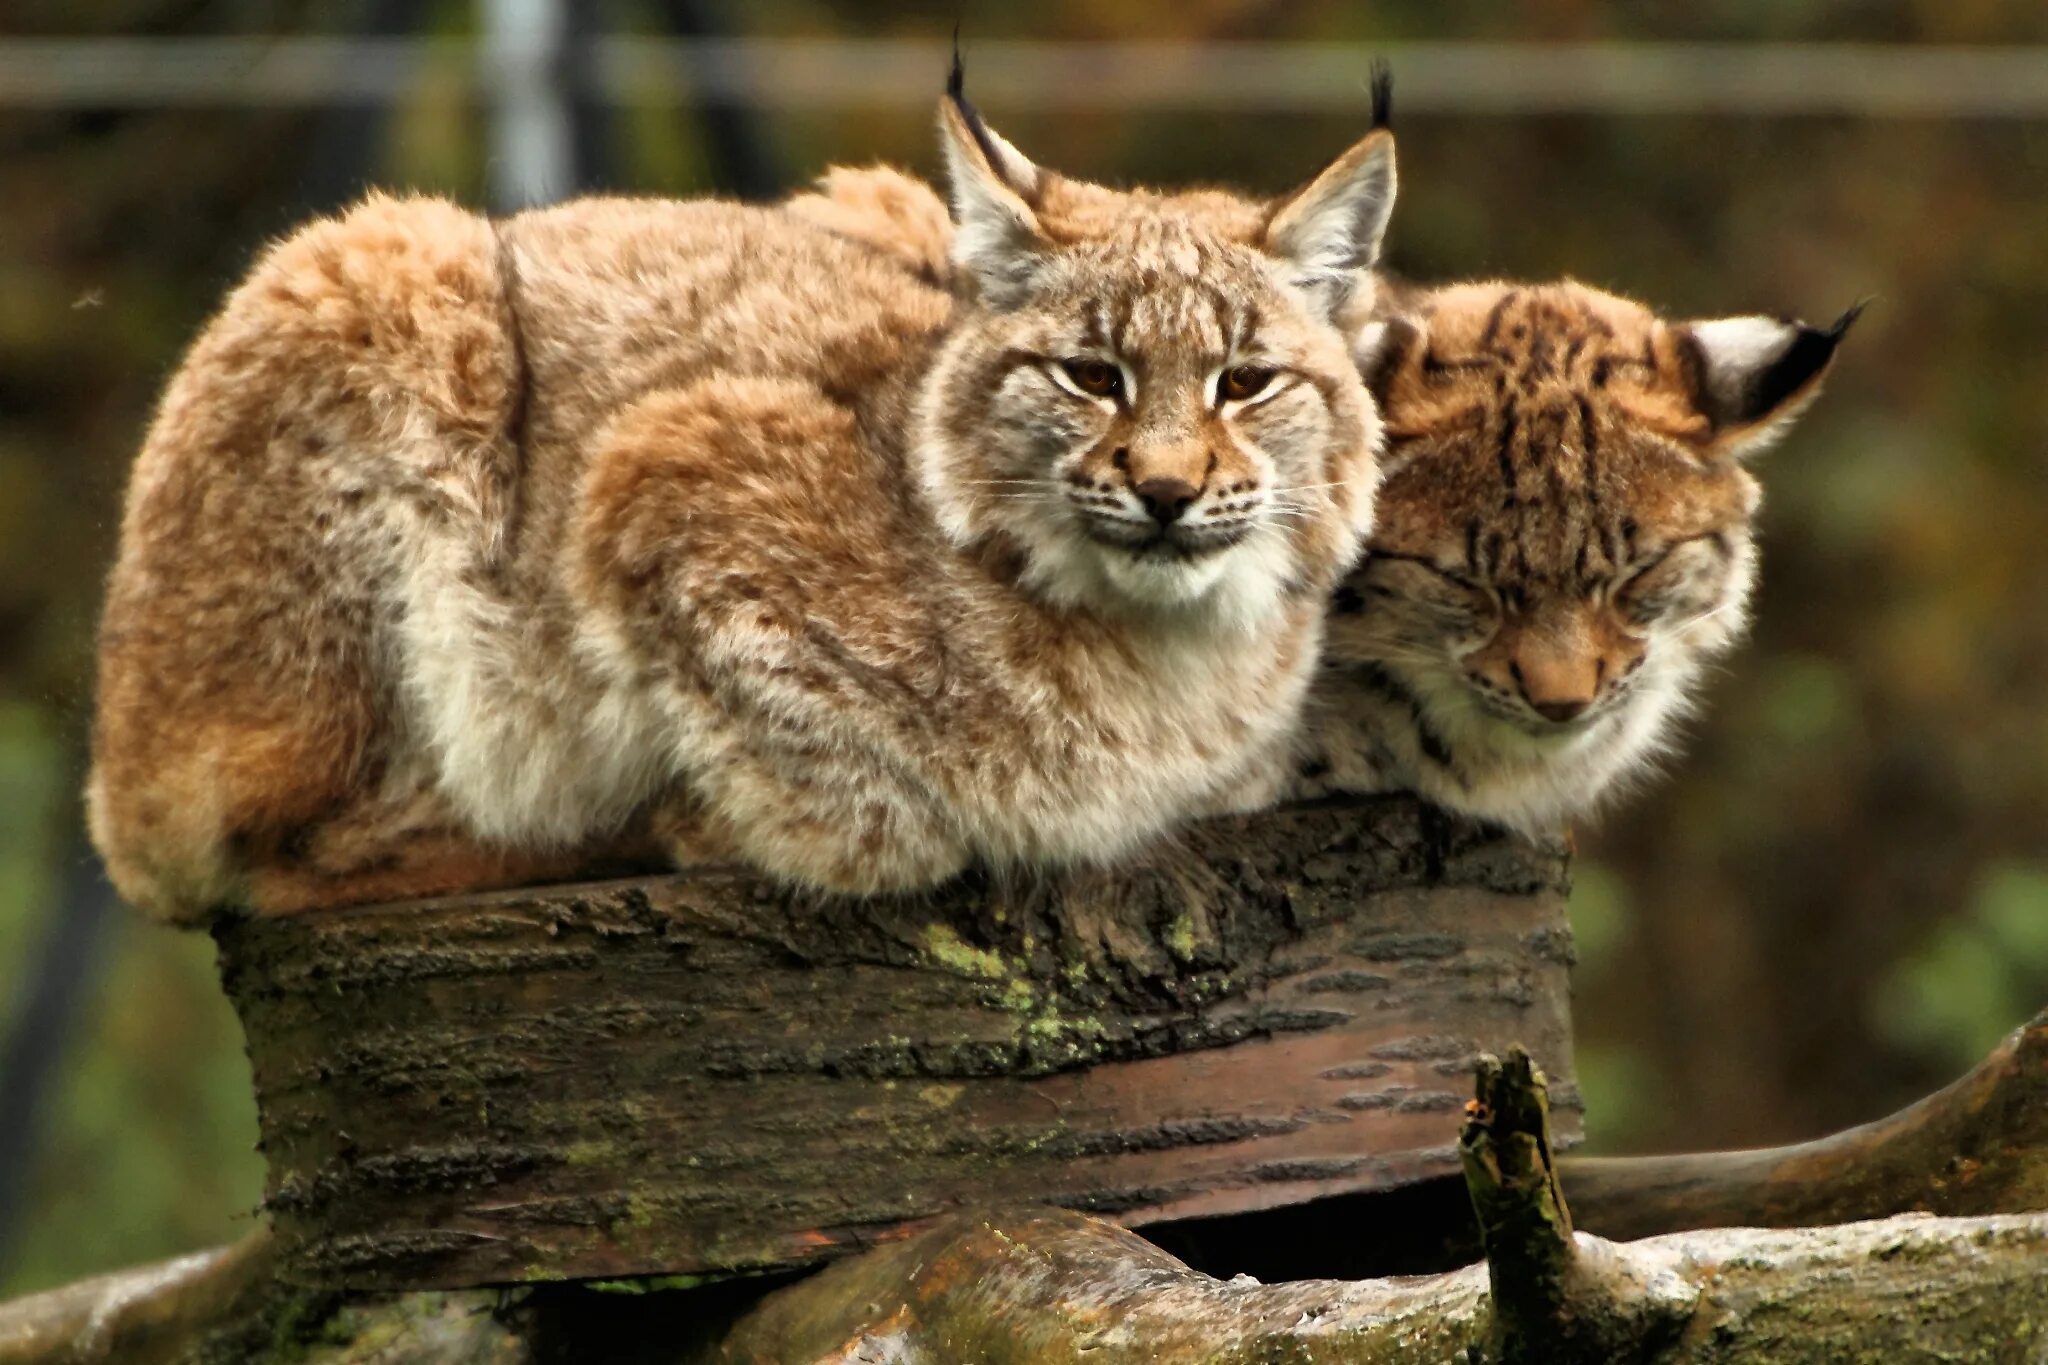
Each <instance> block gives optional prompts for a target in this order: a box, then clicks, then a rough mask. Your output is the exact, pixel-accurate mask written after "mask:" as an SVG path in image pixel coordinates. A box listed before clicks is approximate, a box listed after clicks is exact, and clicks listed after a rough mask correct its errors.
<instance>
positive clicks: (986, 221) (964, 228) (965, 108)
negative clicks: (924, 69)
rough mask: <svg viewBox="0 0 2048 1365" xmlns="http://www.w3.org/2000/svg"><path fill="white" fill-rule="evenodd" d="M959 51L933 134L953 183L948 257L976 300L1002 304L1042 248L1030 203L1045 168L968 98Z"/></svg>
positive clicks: (1020, 286) (1017, 290) (1018, 291)
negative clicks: (992, 125)
mask: <svg viewBox="0 0 2048 1365" xmlns="http://www.w3.org/2000/svg"><path fill="white" fill-rule="evenodd" d="M965 84H966V82H965V77H964V73H963V72H962V70H961V66H960V54H959V53H958V52H955V53H954V54H953V71H952V75H951V76H950V77H949V78H948V79H947V81H946V97H945V98H944V99H943V100H941V101H939V138H940V142H941V144H942V145H943V146H944V148H945V154H946V172H947V177H948V179H949V181H950V183H951V187H952V204H953V221H954V223H955V224H956V225H957V229H958V230H957V231H956V232H955V233H954V234H953V264H954V266H955V267H956V268H958V269H959V270H960V271H961V273H962V274H963V275H964V276H965V277H966V278H968V279H971V280H973V281H974V282H975V284H976V286H977V288H978V289H979V291H980V294H981V297H982V299H983V300H984V301H985V302H987V303H988V304H989V305H990V306H992V307H996V308H1003V307H1007V306H1009V305H1010V304H1011V303H1013V302H1015V301H1016V300H1017V299H1018V298H1019V297H1020V296H1021V295H1022V293H1023V291H1024V288H1025V287H1026V286H1027V285H1028V284H1029V283H1030V280H1031V275H1032V273H1033V271H1034V270H1036V268H1037V265H1038V259H1039V256H1040V254H1041V253H1042V252H1043V251H1044V250H1045V248H1046V245H1047V243H1046V241H1045V238H1044V235H1043V234H1042V233H1041V232H1040V231H1039V227H1038V218H1037V215H1036V214H1035V213H1034V212H1033V207H1032V206H1033V205H1034V204H1035V203H1036V202H1037V201H1038V198H1039V195H1040V193H1041V192H1042V191H1043V189H1044V184H1045V179H1046V172H1044V171H1041V170H1040V169H1039V168H1038V167H1037V166H1035V165H1033V164H1032V163H1031V160H1030V158H1028V157H1026V156H1025V155H1024V154H1023V153H1022V152H1020V151H1018V150H1017V149H1016V148H1015V147H1013V146H1011V145H1010V143H1009V142H1008V141H1006V140H1005V139H1004V138H1003V137H1002V136H1000V135H999V134H997V133H996V132H995V130H994V129H992V128H990V127H989V126H988V125H987V124H986V123H984V122H982V119H981V115H980V113H979V112H977V111H976V110H975V107H974V106H973V105H972V104H969V103H968V102H967V94H966V90H965Z"/></svg>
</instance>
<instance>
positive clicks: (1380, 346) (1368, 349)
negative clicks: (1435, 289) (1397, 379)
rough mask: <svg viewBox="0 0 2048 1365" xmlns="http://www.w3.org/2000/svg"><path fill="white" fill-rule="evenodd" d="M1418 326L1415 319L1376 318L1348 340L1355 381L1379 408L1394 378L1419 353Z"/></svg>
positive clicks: (1419, 325) (1382, 404)
mask: <svg viewBox="0 0 2048 1365" xmlns="http://www.w3.org/2000/svg"><path fill="white" fill-rule="evenodd" d="M1422 326H1423V325H1422V323H1421V321H1420V320H1419V319H1415V318H1380V319H1377V320H1375V321H1373V322H1368V323H1366V324H1365V326H1363V327H1361V328H1359V329H1358V333H1357V335H1355V336H1353V337H1352V338H1351V360H1352V363H1353V364H1355V365H1357V366H1358V373H1359V377H1360V378H1362V379H1364V380H1365V387H1366V388H1367V389H1368V390H1370V391H1371V393H1372V396H1373V398H1374V399H1376V400H1377V401H1378V402H1379V403H1380V404H1381V406H1385V404H1386V401H1387V394H1388V391H1389V389H1390V388H1391V387H1392V385H1393V380H1394V376H1395V375H1396V374H1398V373H1400V372H1401V370H1402V368H1403V367H1404V366H1405V365H1406V364H1407V363H1408V361H1409V359H1410V358H1411V357H1412V356H1414V355H1416V354H1417V353H1419V352H1420V351H1421V349H1422V342H1423V330H1422Z"/></svg>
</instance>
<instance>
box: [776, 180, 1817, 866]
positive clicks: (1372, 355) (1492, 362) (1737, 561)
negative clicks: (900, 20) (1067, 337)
mask: <svg viewBox="0 0 2048 1365" xmlns="http://www.w3.org/2000/svg"><path fill="white" fill-rule="evenodd" d="M791 207H792V210H793V211H794V212H796V213H799V214H801V215H803V216H804V217H806V218H808V219H810V220H811V221H813V222H816V223H818V224H820V225H821V226H823V227H826V228H828V229H829V230H831V231H833V232H837V233H840V234H842V235H844V236H846V237H848V238H851V239H853V240H857V241H860V242H863V243H865V244H867V245H868V246H870V247H872V248H874V249H875V250H877V251H879V252H881V253H883V254H885V255H888V256H890V257H891V258H893V259H895V260H897V261H898V262H899V263H900V264H902V265H903V266H904V267H906V268H907V269H909V270H910V271H912V272H914V273H916V274H918V275H920V276H922V277H925V278H944V276H945V273H946V271H947V269H948V265H947V251H948V242H949V239H950V236H951V233H952V225H951V223H950V222H949V220H948V219H947V216H946V213H945V210H944V206H943V205H942V204H941V203H940V201H939V199H938V196H937V195H935V194H934V193H933V192H932V191H931V189H930V188H929V187H928V186H926V185H924V184H922V183H921V182H919V181H916V180H913V179H912V178H910V177H908V176H906V175H904V174H902V173H901V172H899V171H894V170H890V169H888V168H886V167H871V168H863V169H858V170H853V169H843V168H842V169H837V170H833V171H831V172H829V173H828V174H827V175H826V176H825V178H824V179H823V180H822V181H821V182H820V183H819V186H818V188H817V190H816V191H815V192H813V193H811V194H808V195H805V196H803V197H801V198H799V199H797V200H795V201H794V202H793V203H792V205H791ZM1855 317H1856V313H1855V310H1851V311H1850V312H1849V313H1847V314H1845V315H1844V316H1843V317H1842V318H1841V319H1840V320H1838V321H1837V322H1836V323H1835V324H1834V325H1833V326H1832V327H1829V328H1825V329H1822V328H1815V327H1808V326H1805V325H1803V324H1800V323H1796V322H1788V321H1784V320H1781V319H1777V318H1769V317H1733V318H1718V319H1714V320H1711V321H1697V322H1665V321H1661V320H1659V319H1658V318H1657V317H1656V315H1655V314H1653V313H1652V312H1651V311H1650V310H1649V309H1647V308H1644V307H1643V306H1641V305H1639V304H1636V303H1632V302H1630V301H1629V300H1626V299H1622V298H1618V297H1615V296H1614V295H1611V294H1604V293H1601V292H1600V291H1598V290H1595V289H1589V288H1587V287H1585V286H1583V285H1579V284H1575V283H1572V282H1570V281H1564V282H1561V283H1556V284H1549V285H1518V284H1510V283H1502V282H1490V283H1473V284H1459V285H1451V286H1446V287H1443V288H1439V289H1434V290H1431V289H1409V288H1401V287H1397V286H1393V285H1391V284H1389V285H1385V286H1383V288H1382V289H1381V291H1380V294H1379V302H1378V307H1377V311H1376V313H1375V315H1374V316H1372V317H1370V318H1366V319H1362V320H1361V321H1360V323H1359V325H1358V326H1357V328H1356V330H1355V332H1354V334H1353V346H1354V353H1355V355H1356V358H1357V360H1358V362H1359V364H1360V366H1361V367H1362V369H1363V371H1364V372H1365V373H1366V375H1367V376H1368V377H1369V380H1370V387H1371V388H1372V389H1373V392H1374V395H1375V397H1376V398H1377V399H1378V400H1379V404H1380V409H1381V418H1382V421H1383V422H1384V423H1385V426H1386V431H1387V448H1386V450H1385V452H1384V453H1383V456H1382V461H1381V463H1382V465H1383V466H1384V468H1385V469H1386V471H1387V475H1386V482H1385V483H1384V484H1383V485H1382V487H1381V489H1380V492H1379V497H1378V512H1377V526H1376V529H1375V531H1374V533H1373V535H1372V539H1371V541H1370V543H1369V545H1368V547H1367V552H1366V554H1365V556H1364V557H1363V559H1362V560H1361V562H1360V564H1359V566H1358V567H1357V568H1356V569H1354V570H1353V571H1352V573H1351V574H1350V575H1349V576H1348V577H1347V578H1346V579H1345V580H1344V582H1342V583H1341V584H1340V585H1339V586H1338V588H1337V590H1336V591H1335V593H1334V594H1333V595H1332V597H1331V603H1330V607H1331V624H1330V627H1329V631H1328V636H1327V643H1326V647H1325V662H1324V665H1323V667H1322V670H1321V672H1320V674H1319V676H1318V679H1317V682H1316V685H1315V688H1314V690H1313V693H1312V695H1311V700H1310V703H1309V707H1308V710H1307V713H1306V716H1305V721H1304V725H1303V728H1302V732H1301V736H1300V748H1299V757H1300V762H1299V767H1298V771H1297V775H1296V779H1295V781H1294V782H1293V784H1292V785H1291V787H1290V788H1289V790H1288V794H1289V795H1292V796H1297V797H1304V796H1316V795H1323V794H1327V793H1331V792H1338V791H1344V792H1379V791H1395V790H1410V791H1417V792H1421V793H1422V794H1424V795H1425V796H1428V797H1429V798H1430V799H1432V800H1433V801H1435V802H1436V803H1437V804H1439V805H1441V806H1444V807H1446V808H1448V809H1451V810H1456V811H1460V812H1463V813H1465V814H1469V815H1476V816H1480V817H1482V818H1485V819H1489V820H1493V821H1496V822H1499V823H1503V824H1507V825H1510V826H1513V827H1516V828H1518V829H1522V830H1525V831H1530V832H1535V831H1539V830H1547V829H1552V828H1555V827H1556V826H1557V825H1559V824H1561V823H1564V822H1566V821H1569V820H1571V819H1573V818H1575V817H1578V816H1582V815H1585V814H1588V813H1589V812H1591V811H1592V810H1594V809H1595V808H1596V807H1598V806H1600V805H1601V804H1603V803H1605V802H1607V801H1609V800H1610V799H1612V798H1613V797H1614V796H1616V795H1617V794H1618V793H1620V792H1622V791H1624V790H1626V789H1627V788H1628V787H1629V786H1630V785H1631V783H1632V782H1633V781H1634V780H1636V779H1640V778H1642V777H1644V776H1645V775H1647V774H1649V773H1650V772H1652V771H1653V770H1654V769H1655V767H1656V766H1657V764H1658V762H1659V761H1660V760H1662V759H1663V758H1664V757H1665V756H1666V755H1667V754H1668V753H1669V752H1670V751H1671V749H1672V748H1673V747H1674V745H1675V742H1676V741H1675V738H1674V732H1675V729H1676V725H1677V722H1678V721H1679V720H1680V719H1681V718H1682V717H1683V716H1684V715H1685V714H1686V713H1687V712H1688V711H1689V710H1690V708H1691V707H1692V706H1693V704H1694V698H1695V696H1696V694H1697V691H1698V688H1699V685H1700V683H1701V681H1702V678H1703V676H1704V674H1705V672H1706V670H1707V665H1708V664H1710V663H1711V662H1712V661H1713V660H1714V659H1716V658H1718V657H1719V656H1721V655H1722V654H1724V653H1725V652H1727V650H1728V649H1729V648H1730V647H1731V646H1732V645H1734V643H1735V642H1736V641H1737V640H1739V639H1740V638H1741V636H1742V633H1743V628H1744V626H1745V624H1746V622H1747V613H1748V603H1749V594H1750V589H1751V587H1752V585H1753V583H1754V580H1755V577H1756V549H1755V545H1754V540H1753V536H1752V523H1753V520H1754V517H1755V513H1756V510H1757V505H1758V502H1759V499H1760V490H1759V486H1758V484H1757V481H1756V479H1755V477H1754V476H1753V475H1752V474H1751V473H1750V472H1749V470H1748V468H1747V467H1746V462H1747V461H1748V460H1749V459H1751V458H1752V457H1753V456H1755V455H1756V454H1757V453H1759V452H1760V451H1762V450H1763V449H1764V448H1765V447H1766V446H1768V445H1769V444H1771V442H1772V441H1774V440H1775V439H1776V438H1778V437H1779V436H1781V435H1783V434H1784V432H1785V431H1786V430H1787V429H1788V428H1789V427H1790V426H1791V424H1792V422H1793V420H1794V419H1795V418H1796V417H1797V416H1798V415H1799V413H1800V412H1801V411H1802V410H1803V409H1804V408H1805V407H1806V405H1807V404H1808V403H1810V402H1811V401H1812V400H1813V398H1814V397H1815V395H1816V394H1817V393H1818V392H1819V389H1820V383H1821V380H1822V378H1823V376H1824V375H1825V374H1826V372H1827V370H1828V367H1829V366H1830V364H1831V363H1832V362H1833V359H1834V354H1835V349H1836V346H1837V344H1838V343H1839V342H1840V341H1841V339H1842V336H1843V335H1844V333H1845V332H1846V331H1847V330H1848V327H1849V324H1850V323H1851V322H1853V321H1854V320H1855Z"/></svg>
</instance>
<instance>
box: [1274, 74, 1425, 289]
mask: <svg viewBox="0 0 2048 1365" xmlns="http://www.w3.org/2000/svg"><path fill="white" fill-rule="evenodd" d="M1392 91H1393V82H1392V78H1391V77H1389V76H1388V75H1387V73H1386V72H1385V70H1380V71H1377V72H1375V73H1374V75H1373V127H1372V131H1371V132H1369V133H1367V134H1366V135H1365V137H1364V138H1363V139H1361V140H1360V141H1358V142H1356V143H1354V144H1352V146H1351V149H1350V150H1349V151H1347V152H1345V153H1344V154H1343V155H1342V156H1340V157H1338V158H1337V159H1336V160H1335V161H1333V162H1331V163H1330V164H1329V166H1328V167H1326V168H1325V169H1324V170H1323V172H1322V174H1320V175H1318V176H1317V177H1316V178H1315V179H1313V180H1311V181H1309V183H1308V184H1307V186H1305V187H1304V188H1302V189H1300V190H1297V191H1295V193H1294V194H1293V195H1291V196H1290V197H1288V198H1287V199H1285V200H1283V201H1281V203H1279V204H1278V205H1277V206H1275V208H1274V210H1273V215H1272V217H1271V218H1269V219H1268V220H1267V222H1266V238H1265V245H1266V250H1268V251H1270V252H1272V253H1273V254H1274V255H1276V256H1279V257H1282V258H1284V259H1286V260H1288V261H1290V262H1292V263H1293V264H1294V265H1295V266H1296V267H1297V268H1299V269H1300V270H1301V271H1302V273H1303V274H1304V275H1306V276H1307V277H1309V278H1310V279H1311V280H1314V279H1316V278H1317V277H1324V278H1327V277H1331V276H1340V277H1341V276H1343V275H1345V274H1348V273H1349V272H1351V271H1354V270H1364V269H1366V268H1368V267H1370V266H1371V265H1372V264H1373V263H1374V262H1375V261H1377V260H1379V258H1380V241H1381V239H1382V238H1384V237H1385V236H1386V234H1387V220H1388V219H1389V218H1390V217H1392V216H1393V212H1394V191H1395V188H1396V178H1395V174H1394V134H1393V130H1392V129H1390V128H1389V127H1388V126H1387V121H1388V113H1389V109H1390V106H1391V99H1392Z"/></svg>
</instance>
